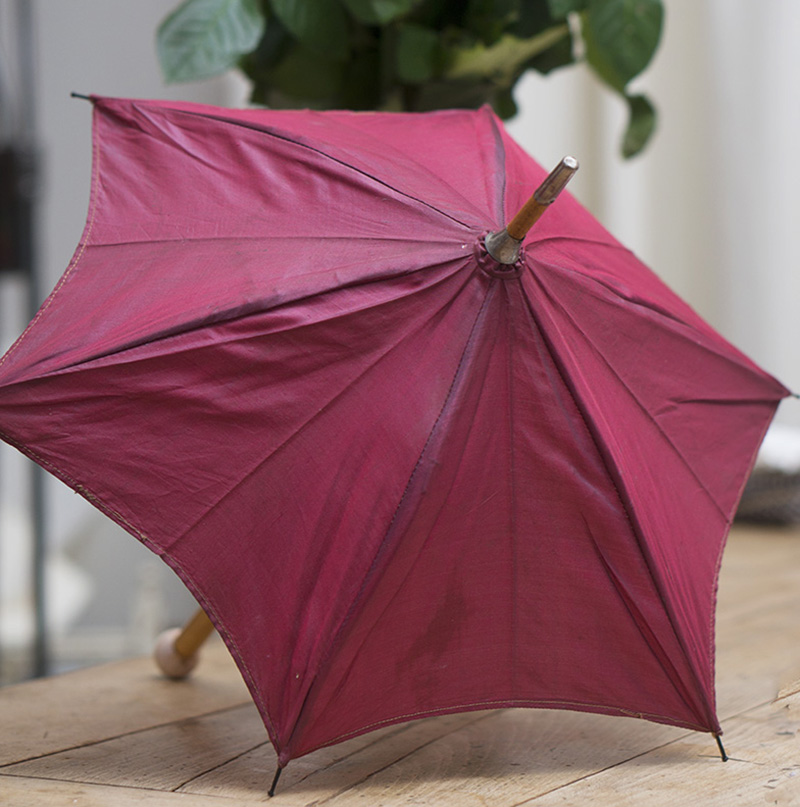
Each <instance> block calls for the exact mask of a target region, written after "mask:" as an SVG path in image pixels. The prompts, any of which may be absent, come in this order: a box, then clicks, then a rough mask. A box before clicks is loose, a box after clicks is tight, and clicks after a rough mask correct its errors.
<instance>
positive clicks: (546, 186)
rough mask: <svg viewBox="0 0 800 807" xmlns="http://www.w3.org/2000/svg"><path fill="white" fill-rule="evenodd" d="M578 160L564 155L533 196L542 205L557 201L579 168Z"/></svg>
mask: <svg viewBox="0 0 800 807" xmlns="http://www.w3.org/2000/svg"><path fill="white" fill-rule="evenodd" d="M578 167H579V166H578V161H577V160H576V159H575V158H574V157H569V156H567V157H564V159H562V160H561V162H560V163H559V164H558V165H557V166H556V167H555V168H554V169H553V170H552V171H551V172H550V173H549V174H548V176H547V178H546V179H545V180H544V182H542V184H541V185H539V187H538V188H537V189H536V192H535V193H534V194H533V198H534V199H535V200H536V201H537V202H538V203H539V204H540V205H549V204H551V203H552V202H554V201H555V198H556V196H558V194H559V193H561V191H563V190H564V188H565V187H566V185H567V183H568V182H569V181H570V180H571V179H572V177H573V175H574V174H575V172H576V171H577V170H578Z"/></svg>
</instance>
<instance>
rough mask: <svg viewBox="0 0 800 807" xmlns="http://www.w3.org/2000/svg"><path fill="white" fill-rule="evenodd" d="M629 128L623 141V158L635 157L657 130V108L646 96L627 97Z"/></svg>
mask: <svg viewBox="0 0 800 807" xmlns="http://www.w3.org/2000/svg"><path fill="white" fill-rule="evenodd" d="M625 100H626V101H627V102H628V112H629V118H628V128H627V130H626V131H625V137H624V138H623V140H622V156H623V157H625V158H626V159H627V158H629V157H635V156H636V155H637V154H638V153H639V152H640V151H641V150H642V149H643V148H644V147H645V145H646V144H647V141H648V140H649V139H650V137H651V135H652V134H653V132H654V131H655V128H656V110H655V107H654V106H653V105H652V104H651V103H650V101H649V100H648V99H647V98H646V97H645V96H644V95H627V96H625Z"/></svg>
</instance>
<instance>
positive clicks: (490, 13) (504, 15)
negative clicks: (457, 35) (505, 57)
mask: <svg viewBox="0 0 800 807" xmlns="http://www.w3.org/2000/svg"><path fill="white" fill-rule="evenodd" d="M519 5H520V2H519V0H469V1H468V3H467V9H466V12H465V14H464V22H463V24H464V26H465V27H466V29H467V30H468V31H469V32H470V33H471V34H474V35H475V36H476V37H477V38H478V39H479V40H480V41H481V42H483V43H484V44H486V45H492V44H494V43H495V42H496V41H497V40H498V39H500V37H501V36H502V35H503V34H504V33H506V31H507V29H508V28H509V26H510V25H511V24H512V23H513V22H515V21H516V20H517V19H518V18H519Z"/></svg>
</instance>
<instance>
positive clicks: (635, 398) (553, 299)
mask: <svg viewBox="0 0 800 807" xmlns="http://www.w3.org/2000/svg"><path fill="white" fill-rule="evenodd" d="M539 285H540V287H541V288H543V289H545V293H546V294H547V296H548V298H549V299H550V300H551V302H553V304H554V305H557V306H558V308H559V310H560V311H561V312H562V314H564V316H565V317H567V319H569V320H570V322H572V324H573V325H574V326H575V328H576V330H577V331H578V332H580V333H583V331H581V329H580V328H579V327H578V324H577V323H576V322H575V319H574V317H573V316H572V314H571V313H570V312H569V311H568V310H567V309H566V308H565V306H563V305H562V304H561V302H560V301H559V300H558V299H557V298H556V297H554V296H553V295H552V294H551V293H550V292H549V290H547V289H546V287H545V286H544V285H543V284H542V283H541V282H540V283H539ZM600 285H602V286H603V287H604V288H608V287H607V286H605V284H602V283H601V284H600ZM526 297H527V295H526ZM634 302H635V301H634ZM645 307H646V308H647V309H648V310H651V311H655V312H656V313H659V314H663V315H664V317H665V318H666V319H668V320H669V321H671V322H678V323H680V321H679V320H676V319H675V318H674V317H672V316H670V315H669V314H666V313H664V312H662V311H661V310H660V309H654V308H652V307H650V306H645ZM586 341H587V342H588V343H589V344H590V345H591V346H592V349H593V350H594V352H595V354H596V355H597V356H598V358H599V359H600V360H601V361H602V362H603V364H604V365H605V366H606V367H607V368H608V370H609V372H610V373H612V374H613V375H614V377H615V378H616V379H617V380H618V381H619V383H620V384H621V385H622V386H623V387H624V388H625V389H626V390H627V391H628V393H629V395H630V397H631V399H632V400H633V401H634V402H635V403H636V405H637V407H638V408H639V409H640V410H641V411H642V412H643V413H644V414H645V415H646V416H647V419H648V420H649V421H650V422H651V423H652V424H653V426H655V428H656V429H657V430H658V432H659V434H661V436H662V437H663V438H664V440H665V441H666V442H667V444H668V445H669V446H670V447H671V448H672V450H673V451H674V452H675V454H676V456H678V457H679V458H680V460H681V462H682V463H683V464H684V465H685V466H686V468H687V470H688V471H689V473H690V474H691V475H692V478H693V479H694V480H695V482H697V484H698V485H699V486H700V487H701V488H702V490H703V491H705V493H706V495H707V497H708V499H709V501H710V502H711V503H712V504H713V506H714V508H715V509H716V510H717V512H718V513H719V514H720V515H721V516H722V517H723V518H724V519H725V520H726V521H727V520H728V518H729V516H728V514H727V513H726V512H725V511H724V510H723V509H722V506H721V505H720V504H719V502H718V501H717V500H716V499H715V498H714V496H713V495H712V494H711V491H710V490H709V489H708V487H707V486H706V485H705V483H704V482H703V481H702V480H701V479H700V478H699V477H698V476H697V473H696V472H695V470H694V468H693V467H692V465H691V464H690V463H689V462H688V461H687V460H686V458H685V457H684V455H683V453H682V452H681V451H680V449H679V448H678V447H677V446H676V445H675V443H674V442H673V441H672V439H671V438H670V436H669V435H668V434H667V433H666V432H665V431H664V428H663V427H662V426H661V424H660V423H659V422H658V419H657V418H656V417H654V416H653V414H652V413H651V412H650V411H649V410H648V409H647V407H646V406H645V405H644V404H643V403H642V402H641V400H640V399H639V398H638V396H637V395H636V394H635V393H634V391H633V390H632V389H631V388H630V386H629V385H628V384H626V383H625V381H624V380H623V379H622V378H621V377H620V375H619V374H618V373H617V371H616V370H615V369H614V367H613V366H612V365H611V364H610V363H609V362H608V360H607V359H606V357H605V356H604V355H603V353H602V351H600V350H599V349H598V348H597V346H596V345H595V344H594V342H592V341H591V340H590V339H589V338H588V337H586ZM703 347H704V348H705V345H704V346H703ZM713 352H715V353H716V351H713ZM717 355H719V354H717Z"/></svg>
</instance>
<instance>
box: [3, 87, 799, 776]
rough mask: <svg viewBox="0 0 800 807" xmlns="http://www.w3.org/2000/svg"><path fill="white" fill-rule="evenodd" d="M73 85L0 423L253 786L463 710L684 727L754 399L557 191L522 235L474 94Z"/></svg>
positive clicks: (765, 392)
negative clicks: (298, 95) (423, 106)
mask: <svg viewBox="0 0 800 807" xmlns="http://www.w3.org/2000/svg"><path fill="white" fill-rule="evenodd" d="M92 100H93V106H94V134H93V142H94V163H93V177H92V189H91V200H90V209H89V214H88V218H87V224H86V228H85V231H84V234H83V236H82V238H81V241H80V244H79V246H78V248H77V250H76V253H75V256H74V258H73V260H72V262H71V264H70V266H69V267H68V269H67V271H66V273H65V274H64V276H63V277H62V279H61V280H60V281H59V283H58V285H57V287H56V288H55V290H54V291H53V293H52V294H51V295H50V297H49V298H48V299H47V300H46V301H45V303H44V304H43V306H42V308H41V310H40V311H39V313H38V314H37V315H36V317H35V319H34V320H33V322H32V323H31V325H30V326H29V327H28V329H27V330H26V331H25V333H24V334H23V335H22V336H21V337H20V339H19V340H18V341H17V342H16V343H15V344H14V345H13V346H12V348H11V349H10V350H9V351H8V353H7V354H6V356H5V357H4V358H3V359H2V360H0V435H1V436H2V437H3V439H5V440H6V441H7V442H9V443H11V444H12V445H15V446H16V447H17V448H19V449H20V450H21V451H22V452H24V453H25V454H27V455H28V456H29V457H31V458H32V459H34V460H35V461H36V462H38V463H39V464H40V465H42V466H43V467H44V468H46V469H47V470H49V471H51V472H52V473H53V474H54V475H56V476H57V477H59V478H60V479H62V480H63V481H64V482H66V483H67V484H68V485H69V486H70V487H72V488H73V489H74V490H76V491H77V492H79V493H80V494H82V495H83V496H85V497H86V498H87V499H88V500H89V501H91V502H92V503H93V504H94V505H95V506H97V507H98V508H99V509H100V510H102V511H103V512H104V513H106V514H107V515H108V516H109V517H110V518H112V519H113V520H114V521H116V522H117V523H118V524H120V525H122V526H123V527H124V528H125V529H126V530H128V531H129V532H130V533H131V534H133V535H134V536H135V537H136V538H138V539H139V540H140V541H142V542H143V543H144V544H145V545H147V546H148V547H149V548H150V549H152V550H153V551H154V552H156V553H157V554H158V555H160V556H161V557H162V558H163V559H164V561H165V562H166V563H168V564H169V565H170V566H171V567H172V568H173V569H174V570H175V571H176V572H177V574H178V575H179V576H180V577H181V579H182V580H183V581H184V582H185V583H186V585H187V586H188V587H189V589H190V590H191V591H192V592H193V594H194V595H195V596H196V597H197V599H198V601H199V603H200V604H201V606H202V608H203V610H204V612H205V613H206V614H207V615H208V617H209V619H210V621H211V623H212V624H213V625H214V626H215V627H216V628H217V629H218V630H219V632H220V634H221V635H222V637H223V639H224V640H225V642H226V644H227V646H228V648H229V649H230V651H231V654H232V655H233V657H234V659H235V660H236V662H237V664H238V666H239V669H240V670H241V672H242V675H243V676H244V679H245V681H246V682H247V684H248V686H249V688H250V691H251V693H252V695H253V698H254V700H255V703H256V705H257V707H258V709H259V711H260V713H261V716H262V717H263V720H264V723H265V726H266V728H267V731H268V733H269V736H270V739H271V741H272V743H273V745H274V746H275V749H276V751H277V754H278V764H279V770H280V769H281V768H282V767H283V766H285V765H286V764H287V763H288V762H289V761H290V760H291V759H294V758H296V757H299V756H301V755H303V754H307V753H309V752H310V751H313V750H315V749H317V748H320V747H323V746H326V745H330V744H332V743H336V742H339V741H342V740H345V739H347V738H349V737H352V736H355V735H357V734H361V733H364V732H367V731H370V730H373V729H376V728H379V727H382V726H386V725H389V724H392V723H397V722H401V721H407V720H411V719H414V718H419V717H424V716H428V715H436V714H443V713H448V712H457V711H466V710H475V709H491V708H497V707H514V706H526V707H543V708H556V709H578V710H584V711H590V712H600V713H604V714H611V715H623V716H631V717H639V718H645V719H648V720H652V721H656V722H661V723H666V724H671V725H676V726H682V727H685V728H689V729H695V730H697V731H704V732H710V733H712V734H714V735H717V736H718V735H719V733H720V730H721V729H720V726H719V722H718V719H717V716H716V709H715V696H714V609H715V596H716V581H717V574H718V569H719V563H720V558H721V553H722V549H723V546H724V542H725V538H726V536H727V533H728V530H729V527H730V524H731V521H732V518H733V514H734V512H735V509H736V505H737V503H738V500H739V497H740V495H741V492H742V488H743V486H744V484H745V481H746V479H747V476H748V474H749V471H750V469H751V467H752V464H753V461H754V458H755V454H756V451H757V448H758V446H759V444H760V442H761V439H762V437H763V435H764V432H765V430H766V428H767V426H768V424H769V422H770V420H771V418H772V416H773V414H774V411H775V408H776V407H777V405H778V403H779V401H780V400H781V399H782V398H783V397H785V396H786V395H787V394H789V393H788V391H787V390H786V389H785V388H784V387H783V386H782V385H781V384H780V383H778V382H777V381H776V380H775V379H773V378H771V377H770V376H769V375H767V374H766V373H764V372H763V371H762V370H760V369H759V368H758V367H757V366H756V365H754V364H753V363H752V362H751V361H750V360H749V359H747V358H746V357H745V356H743V355H742V354H741V353H740V352H739V351H737V350H736V349H735V348H733V347H732V346H731V345H730V344H728V343H727V342H726V341H725V340H724V339H723V338H722V337H720V336H719V335H718V334H717V333H716V332H714V331H713V330H712V329H711V328H710V327H709V326H708V325H707V324H706V323H704V322H703V321H702V320H701V319H700V318H699V317H698V316H697V315H696V314H695V313H694V312H693V311H692V310H691V309H690V308H689V307H688V306H687V305H686V304H685V303H683V302H682V301H681V300H680V299H678V298H677V297H676V296H675V295H674V294H673V293H672V292H671V291H670V290H669V289H667V288H666V287H665V286H664V284H662V283H661V282H660V281H659V280H658V278H657V277H656V276H655V275H654V274H653V273H652V272H650V270H648V269H647V268H646V267H645V266H643V265H642V263H641V262H640V261H639V260H638V259H637V258H636V257H635V256H634V255H633V254H632V253H631V252H630V251H629V250H627V249H625V248H624V247H623V246H622V245H621V244H620V243H619V242H618V241H616V239H614V237H613V236H611V235H610V234H609V233H608V232H607V231H606V230H605V229H604V228H603V227H602V226H601V225H600V224H599V223H598V222H597V221H596V220H594V219H593V218H592V217H591V215H590V214H589V213H588V212H587V211H585V210H584V209H583V208H582V207H581V206H580V205H579V204H578V203H577V202H576V201H575V200H574V199H573V198H571V197H570V196H569V194H567V193H563V194H561V196H560V197H559V199H558V201H557V203H556V204H553V205H551V206H549V209H548V212H547V213H546V215H544V216H543V217H542V218H541V219H540V220H538V221H536V219H537V218H538V216H539V215H540V213H541V212H542V210H543V209H544V208H545V207H548V203H549V201H551V198H550V197H548V196H547V193H545V196H544V197H542V196H541V195H540V196H539V198H538V199H537V198H536V197H534V199H533V201H532V202H530V203H529V204H527V205H526V202H527V200H528V197H529V196H530V193H531V190H532V189H535V188H537V187H539V186H540V185H541V184H542V181H543V180H544V178H545V172H544V171H543V170H542V169H541V168H540V167H539V166H538V165H537V164H536V162H534V161H533V160H532V159H531V158H530V157H529V156H527V155H526V154H525V153H524V152H523V151H522V150H521V149H520V148H519V146H517V144H516V143H514V141H513V140H512V139H511V138H510V137H509V136H508V134H507V133H506V132H505V130H504V129H503V127H502V125H501V123H500V122H499V121H498V120H497V118H496V117H495V116H494V115H493V114H492V112H491V111H489V110H488V109H485V108H484V109H481V110H477V111H445V112H438V113H429V114H424V115H423V114H416V115H415V114H379V113H349V112H326V113H316V112H308V111H292V112H276V111H269V110H228V109H218V108H214V107H207V106H199V105H192V104H183V103H171V102H143V101H130V100H119V99H108V98H93V99H92ZM574 167H575V166H574V165H572V164H571V163H570V162H569V161H567V163H566V165H562V167H561V169H560V171H561V172H562V174H561V176H562V179H563V172H564V170H565V169H566V172H567V173H570V172H571V170H573V169H574ZM548 187H550V189H551V190H552V182H551V186H548V185H547V183H545V188H546V189H547V188H548ZM517 211H521V213H520V216H514V214H515V213H516V212H517ZM512 217H513V218H512ZM534 221H535V222H536V223H535V226H533V227H532V228H531V229H530V230H529V231H527V232H526V229H527V227H529V226H530V224H532V223H533V222H534ZM506 222H509V224H508V227H507V228H504V224H505V223H506ZM189 655H190V654H189ZM532 753H535V750H532Z"/></svg>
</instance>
